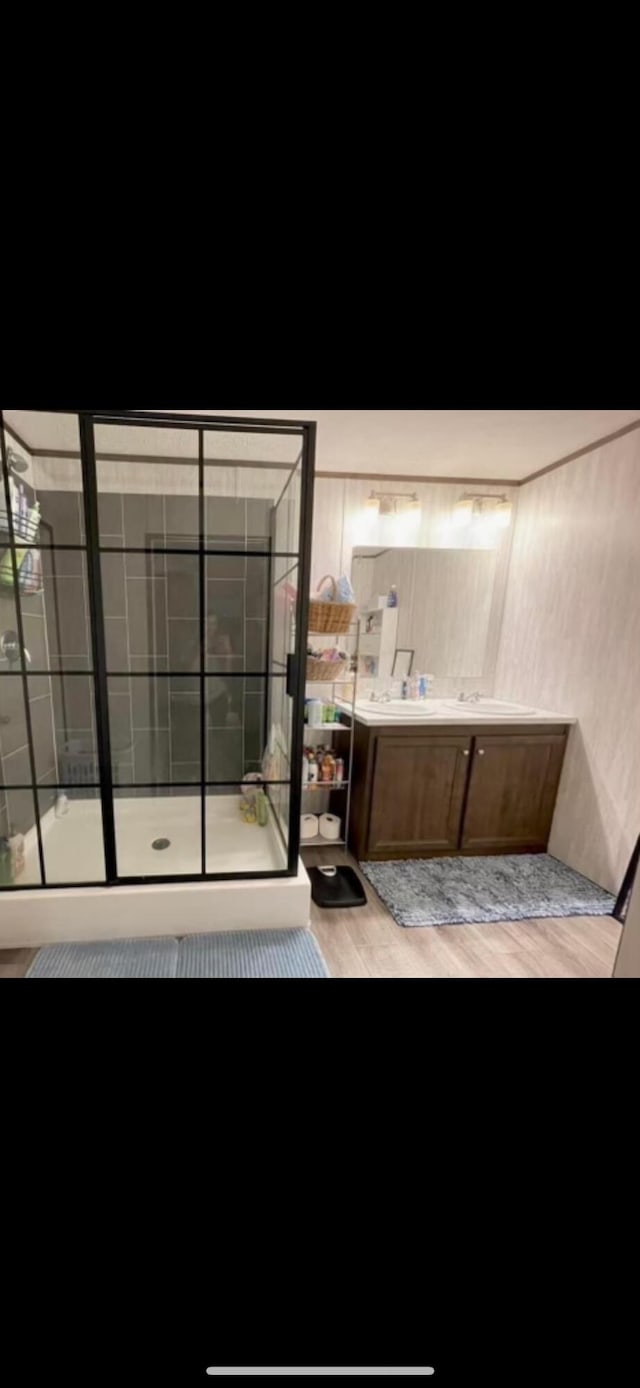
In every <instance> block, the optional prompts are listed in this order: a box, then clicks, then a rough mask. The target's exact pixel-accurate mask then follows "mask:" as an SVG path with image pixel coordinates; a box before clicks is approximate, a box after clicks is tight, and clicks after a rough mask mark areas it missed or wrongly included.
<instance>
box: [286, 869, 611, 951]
mask: <svg viewBox="0 0 640 1388" xmlns="http://www.w3.org/2000/svg"><path fill="white" fill-rule="evenodd" d="M303 857H304V861H305V863H306V865H307V867H314V866H318V865H320V864H321V863H338V862H344V863H350V864H351V866H352V867H356V864H355V862H354V859H353V858H351V856H350V855H349V854H348V853H345V852H344V851H342V852H340V850H337V849H333V850H331V849H306V850H305V851H304V853H303ZM356 870H357V867H356ZM359 876H360V879H361V881H362V883H363V886H364V888H365V891H366V893H367V905H366V906H362V907H355V908H353V909H352V910H349V911H320V910H319V909H318V907H317V906H314V905H313V903H312V905H311V928H312V930H313V933H314V935H315V937H316V939H317V941H318V943H319V945H320V948H321V950H322V953H323V954H324V957H325V959H326V961H327V964H328V966H329V969H330V971H331V974H332V975H333V977H334V978H611V976H612V974H613V967H614V963H615V959H616V954H617V950H618V944H619V940H620V932H621V929H622V927H621V926H620V925H619V924H618V922H617V921H614V920H613V919H612V918H611V916H569V917H566V918H564V919H562V920H529V921H513V922H511V921H508V922H505V923H503V924H500V925H447V926H426V927H425V928H424V929H417V930H405V929H403V928H402V927H401V926H399V925H396V923H395V921H394V919H393V916H391V915H390V914H389V912H388V911H387V908H386V906H383V904H382V902H381V901H380V899H379V897H378V896H376V893H375V892H374V890H373V888H372V887H371V886H370V885H369V883H368V882H367V881H366V880H365V879H364V878H363V877H362V874H359Z"/></svg>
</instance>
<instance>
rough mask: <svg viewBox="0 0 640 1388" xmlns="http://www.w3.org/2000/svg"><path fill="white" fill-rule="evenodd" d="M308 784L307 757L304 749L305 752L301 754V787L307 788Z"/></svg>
mask: <svg viewBox="0 0 640 1388" xmlns="http://www.w3.org/2000/svg"><path fill="white" fill-rule="evenodd" d="M308 784H309V758H308V756H307V753H306V749H305V751H304V752H303V753H302V785H303V787H304V786H308Z"/></svg>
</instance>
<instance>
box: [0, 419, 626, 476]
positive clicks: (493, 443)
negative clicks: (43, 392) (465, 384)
mask: <svg viewBox="0 0 640 1388" xmlns="http://www.w3.org/2000/svg"><path fill="white" fill-rule="evenodd" d="M175 413H190V412H189V411H175ZM192 413H194V414H222V415H225V414H231V415H235V416H240V417H243V418H245V417H246V418H251V417H252V416H258V417H260V418H263V419H287V420H289V419H292V420H295V419H315V420H317V421H318V449H317V457H316V465H317V468H318V470H319V471H321V472H353V473H362V474H364V475H371V474H376V473H380V474H394V473H396V474H401V475H405V476H415V477H430V476H431V477H465V478H473V479H480V478H486V479H495V480H500V481H521V480H522V479H523V478H525V477H529V476H530V475H531V474H532V473H534V472H538V471H539V470H540V469H541V468H544V467H547V466H548V465H549V464H550V463H554V462H557V461H558V459H560V458H563V457H565V456H566V455H567V454H569V453H574V452H576V451H578V450H579V449H581V448H586V447H588V445H589V444H592V443H595V442H596V441H597V440H598V439H601V438H605V437H606V436H607V435H609V434H612V433H615V432H616V430H618V429H622V428H624V427H625V425H628V424H631V423H632V422H634V421H635V420H638V419H640V409H638V410H194V411H192ZM4 414H5V418H6V420H7V423H8V424H9V425H10V426H11V425H13V427H14V428H16V429H17V431H18V433H19V434H20V436H21V437H22V438H23V439H24V441H25V443H26V444H28V445H31V446H32V447H33V448H37V449H48V448H55V449H61V448H74V449H77V447H78V443H77V427H76V425H75V423H74V421H73V419H72V417H71V416H68V415H66V416H65V415H58V416H56V415H53V414H38V413H37V412H34V411H25V410H5V412H4ZM108 432H109V444H108V447H109V451H112V452H124V453H127V452H133V453H140V452H141V451H142V447H141V439H144V442H145V448H144V451H145V453H146V454H147V456H154V454H158V453H163V452H164V453H166V452H170V453H171V454H173V455H174V456H181V457H193V456H194V441H193V435H191V434H190V433H188V432H181V431H179V430H166V429H157V430H154V431H153V436H152V435H151V431H147V432H146V434H143V433H142V431H141V430H140V429H133V428H132V429H129V428H127V427H123V428H115V427H114V428H111V429H109V431H108ZM297 446H298V440H297V439H296V440H294V439H292V438H291V437H289V438H288V439H287V438H285V437H283V436H280V437H277V436H276V437H274V436H265V435H256V434H253V435H250V434H241V435H226V434H225V435H207V449H208V456H209V457H211V458H214V457H220V458H223V457H224V458H229V459H233V458H235V457H237V458H238V459H240V458H244V459H245V460H250V459H256V460H257V459H260V458H262V459H263V460H264V461H268V460H274V461H275V460H276V459H279V460H281V461H283V462H284V461H286V462H290V461H291V460H292V453H291V449H292V448H294V450H295V449H296V448H297ZM103 447H105V448H106V447H107V443H106V439H105V443H104V444H103ZM209 449H210V451H209Z"/></svg>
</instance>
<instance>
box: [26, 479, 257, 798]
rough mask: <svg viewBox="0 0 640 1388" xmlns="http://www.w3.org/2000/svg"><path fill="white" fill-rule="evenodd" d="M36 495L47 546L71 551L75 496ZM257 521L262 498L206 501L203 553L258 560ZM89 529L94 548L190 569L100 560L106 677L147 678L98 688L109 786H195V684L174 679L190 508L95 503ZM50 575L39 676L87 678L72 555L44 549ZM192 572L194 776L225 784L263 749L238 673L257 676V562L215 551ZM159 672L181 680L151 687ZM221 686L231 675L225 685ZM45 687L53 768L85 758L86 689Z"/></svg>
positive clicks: (90, 725)
mask: <svg viewBox="0 0 640 1388" xmlns="http://www.w3.org/2000/svg"><path fill="white" fill-rule="evenodd" d="M39 495H40V501H41V506H42V514H43V517H44V519H45V520H48V521H49V522H50V523H51V525H52V528H53V538H54V541H55V543H56V544H68V545H74V544H75V545H78V544H82V543H83V542H84V526H83V511H82V498H81V497H80V495H79V494H78V493H77V492H72V491H53V490H41V491H40V493H39ZM270 510H271V507H270V504H269V503H268V502H266V501H253V500H250V499H244V498H239V499H234V498H228V497H225V498H217V497H207V499H206V523H207V524H206V529H207V545H208V547H210V548H215V547H217V545H218V543H219V545H220V547H221V548H223V549H224V548H227V547H228V548H238V549H244V548H245V547H246V548H247V549H249V550H251V549H253V550H261V551H264V550H267V549H269V547H270V541H269V513H270ZM99 519H100V540H101V544H102V545H103V546H105V545H106V546H114V547H115V548H117V547H119V546H125V545H126V546H130V547H133V548H140V547H145V548H148V547H154V548H157V549H158V550H159V551H160V550H162V549H163V548H164V547H165V546H167V545H168V546H170V547H171V546H174V547H179V548H187V549H190V548H193V549H194V555H193V558H192V557H191V556H190V555H188V554H187V555H164V554H163V553H161V552H159V553H153V554H148V555H147V554H145V555H143V554H125V553H122V554H119V553H113V554H106V555H103V556H102V588H103V611H104V621H105V640H106V648H107V666H108V668H109V669H110V670H113V671H116V670H119V671H130V672H132V673H136V674H142V673H145V674H148V675H149V678H148V679H140V678H136V679H131V678H129V676H128V675H126V674H125V675H123V676H118V677H112V678H110V679H109V711H110V730H111V746H112V757H113V775H114V781H115V782H116V783H118V782H121V783H122V782H134V783H139V784H144V783H154V782H182V783H189V782H199V780H200V716H199V702H200V680H199V676H197V675H195V674H194V676H193V677H192V678H189V677H188V672H189V671H190V670H191V669H193V670H196V669H198V668H199V660H200V650H199V636H200V625H199V616H198V614H199V563H198V556H197V543H198V542H197V533H198V499H197V497H196V496H169V495H167V496H162V495H152V496H143V495H138V494H131V493H127V494H125V495H122V494H119V493H105V494H102V495H101V496H100V498H99ZM50 562H51V560H50V559H49V561H48V563H49V564H50ZM55 564H56V575H57V578H56V588H57V594H58V604H57V612H56V608H55V604H54V592H53V587H52V585H49V591H48V593H47V608H46V611H47V625H48V629H49V642H50V648H51V663H52V668H56V667H58V666H61V667H65V668H66V669H72V670H73V669H75V670H80V671H81V670H83V669H87V668H88V667H89V663H90V650H91V643H90V629H89V616H88V611H89V609H88V592H87V578H86V566H85V559H84V555H82V554H80V553H79V552H77V551H76V552H73V551H68V552H66V553H65V552H64V551H62V552H58V553H57V554H56V555H55ZM206 565H207V567H206V602H207V613H206V616H207V633H208V635H207V641H208V659H207V670H208V678H207V682H206V699H207V725H208V726H207V774H208V776H210V777H211V778H212V779H215V780H216V781H230V782H238V781H239V780H241V778H242V776H243V775H244V774H245V773H246V772H247V771H252V770H257V769H258V768H259V766H260V763H261V758H262V754H263V751H264V745H263V744H264V737H265V700H266V688H265V681H263V680H261V679H259V678H256V677H255V675H254V677H253V678H252V677H251V676H250V675H249V676H247V677H245V675H244V672H245V671H254V672H255V671H260V670H264V669H266V666H267V637H268V626H267V623H268V605H269V561H268V560H267V559H265V558H262V557H256V558H252V557H251V555H250V554H249V555H246V556H245V555H244V554H242V555H237V554H231V553H230V554H228V555H227V554H224V553H223V554H219V555H216V556H211V557H208V558H207V560H206ZM168 670H172V671H176V672H184V677H183V678H180V679H154V678H153V676H154V675H158V674H162V673H163V672H167V671H168ZM230 675H233V676H235V678H225V676H230ZM54 683H55V687H54V709H55V725H56V739H57V744H58V749H59V754H60V756H61V759H62V760H64V749H65V746H66V748H67V749H69V748H70V749H71V762H72V763H73V762H74V761H77V759H78V758H79V759H80V761H82V759H83V757H85V756H86V757H87V758H88V759H89V760H91V759H92V754H93V756H95V718H94V710H93V693H92V680H91V679H89V678H87V679H86V680H85V679H84V678H82V676H71V677H68V678H65V677H60V678H59V679H57V680H55V682H54ZM60 774H61V776H63V775H64V769H63V765H61V771H60Z"/></svg>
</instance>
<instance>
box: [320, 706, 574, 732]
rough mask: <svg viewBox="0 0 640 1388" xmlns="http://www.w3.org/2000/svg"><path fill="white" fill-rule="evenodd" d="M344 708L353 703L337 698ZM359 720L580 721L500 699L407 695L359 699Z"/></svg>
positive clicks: (388, 723)
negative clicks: (381, 700)
mask: <svg viewBox="0 0 640 1388" xmlns="http://www.w3.org/2000/svg"><path fill="white" fill-rule="evenodd" d="M336 702H338V703H339V704H340V706H341V707H342V708H344V709H345V710H346V711H347V712H351V705H350V704H347V703H345V702H344V701H343V700H341V699H340V700H337V701H336ZM355 716H356V721H357V722H359V723H364V724H366V726H367V727H368V728H383V727H393V726H394V725H395V726H396V727H401V726H403V725H405V724H406V725H409V726H410V727H425V728H438V727H447V726H452V725H454V726H455V727H460V726H469V725H471V724H473V725H474V726H484V724H485V723H486V724H487V725H488V726H491V724H497V723H499V724H500V726H501V727H509V726H513V727H520V726H521V725H522V724H527V725H531V726H533V727H535V726H537V725H539V724H545V723H564V724H570V723H576V722H577V719H576V718H571V717H569V716H568V715H567V714H565V713H551V712H549V710H548V709H541V708H533V707H532V706H531V705H524V704H515V703H513V702H507V701H506V700H505V701H501V700H499V699H481V700H480V702H479V703H478V704H472V703H466V702H465V703H461V704H457V703H456V701H455V699H425V700H417V699H404V700H394V701H393V703H390V704H380V703H372V702H371V700H370V699H358V700H357V702H356V707H355Z"/></svg>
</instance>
